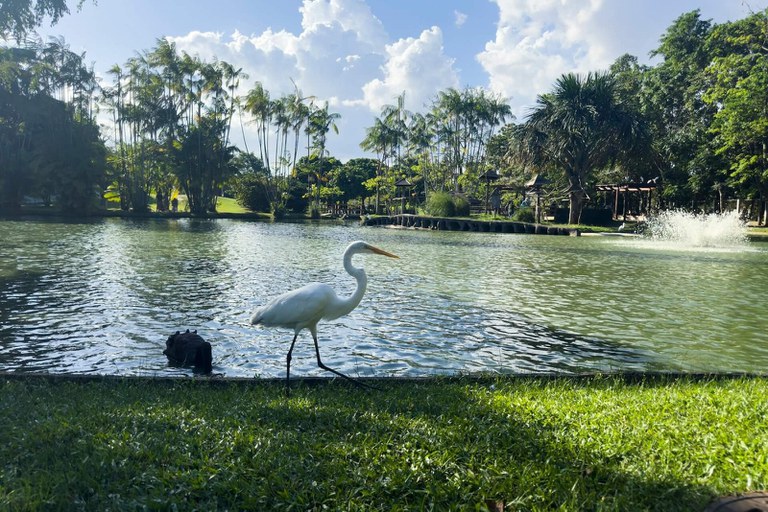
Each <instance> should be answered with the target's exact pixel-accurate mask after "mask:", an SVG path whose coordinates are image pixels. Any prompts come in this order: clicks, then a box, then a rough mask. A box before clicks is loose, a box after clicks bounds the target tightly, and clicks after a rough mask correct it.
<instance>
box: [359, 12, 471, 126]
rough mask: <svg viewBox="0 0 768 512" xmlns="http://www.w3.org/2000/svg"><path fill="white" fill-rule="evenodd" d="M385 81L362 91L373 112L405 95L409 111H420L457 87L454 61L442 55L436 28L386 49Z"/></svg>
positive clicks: (369, 85) (440, 34)
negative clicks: (447, 89)
mask: <svg viewBox="0 0 768 512" xmlns="http://www.w3.org/2000/svg"><path fill="white" fill-rule="evenodd" d="M386 50H387V61H386V64H385V65H384V67H383V71H384V78H383V79H379V78H377V79H375V80H371V81H370V82H368V83H367V84H365V86H364V87H363V91H364V94H365V98H364V100H365V103H366V104H367V105H368V106H369V107H370V108H371V110H373V111H374V112H377V113H378V112H379V111H380V110H381V107H383V106H384V105H386V104H390V103H392V102H393V99H394V98H396V97H397V96H399V95H400V94H402V93H403V92H404V91H405V92H406V101H407V105H408V108H410V109H415V110H421V107H422V106H423V105H424V104H425V103H427V102H428V101H429V100H430V99H431V98H432V97H433V96H434V95H435V94H436V93H437V91H439V90H442V89H445V88H447V87H456V86H457V85H458V81H459V78H458V74H457V73H456V71H455V70H454V69H453V63H454V62H453V59H451V58H448V57H447V56H446V55H445V54H444V53H443V34H442V31H441V30H440V28H439V27H432V28H430V29H429V30H425V31H423V32H422V33H421V35H420V36H419V37H418V38H410V37H409V38H406V39H401V40H399V41H397V42H395V43H393V44H391V45H387V47H386Z"/></svg>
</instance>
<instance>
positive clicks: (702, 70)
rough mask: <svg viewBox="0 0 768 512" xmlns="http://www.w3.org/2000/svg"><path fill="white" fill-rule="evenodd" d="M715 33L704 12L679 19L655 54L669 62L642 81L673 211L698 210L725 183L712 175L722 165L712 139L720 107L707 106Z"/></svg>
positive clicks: (647, 116)
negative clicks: (716, 185)
mask: <svg viewBox="0 0 768 512" xmlns="http://www.w3.org/2000/svg"><path fill="white" fill-rule="evenodd" d="M711 32H712V23H711V21H709V20H702V19H701V17H700V12H699V10H695V11H691V12H689V13H685V14H683V15H681V16H680V17H678V18H677V19H676V20H675V21H674V22H673V23H672V25H671V26H670V27H669V28H668V29H667V31H666V32H665V33H664V35H663V36H662V37H661V40H660V44H659V47H658V48H657V49H656V50H654V51H653V52H652V56H655V57H659V56H660V57H663V59H664V60H663V61H662V62H661V63H660V64H658V65H657V66H655V67H653V68H651V69H649V70H648V71H647V73H645V76H644V79H643V89H642V91H641V108H642V113H643V116H644V118H645V119H646V121H647V123H648V126H649V129H650V131H651V133H652V139H653V143H654V154H655V155H657V157H658V158H659V165H658V168H659V171H660V173H661V177H662V181H663V182H664V189H663V196H662V197H663V198H664V200H665V201H666V202H667V203H668V204H669V205H672V206H678V207H682V206H689V205H691V206H693V205H696V204H697V203H698V201H699V200H700V199H701V198H702V197H703V196H705V195H709V194H711V187H712V185H713V184H714V183H716V182H717V181H718V180H720V179H721V178H719V177H718V176H717V174H716V173H715V172H713V171H716V170H717V169H718V168H721V166H722V164H721V162H719V161H718V160H719V159H718V158H717V157H716V155H715V154H714V149H713V147H712V145H711V139H712V137H711V135H709V134H708V133H707V132H708V129H709V125H710V123H711V122H712V117H713V115H714V113H715V111H716V107H715V106H713V105H708V104H706V103H705V102H704V101H703V97H704V94H705V92H706V90H707V89H708V87H709V82H710V78H709V77H708V76H707V73H706V69H707V67H708V66H709V64H710V63H711V62H712V56H711V54H710V51H709V46H708V43H707V40H708V38H709V36H710V34H711Z"/></svg>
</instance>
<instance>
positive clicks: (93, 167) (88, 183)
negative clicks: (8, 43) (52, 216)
mask: <svg viewBox="0 0 768 512" xmlns="http://www.w3.org/2000/svg"><path fill="white" fill-rule="evenodd" d="M54 44H58V42H55V43H54ZM54 44H49V45H39V46H36V45H31V46H29V47H28V48H23V49H21V48H0V208H2V209H17V208H19V206H20V203H21V198H22V196H24V195H32V196H37V197H40V198H42V199H43V200H44V201H45V202H46V203H50V202H51V200H52V198H53V197H54V196H56V197H57V206H59V207H60V208H61V209H63V210H66V211H79V212H83V211H87V210H89V209H91V208H92V207H94V206H95V201H96V200H97V198H98V191H99V189H100V188H101V187H103V185H104V183H103V176H104V172H105V161H104V160H105V148H104V145H103V143H102V141H101V140H100V134H99V130H98V127H97V125H96V123H95V121H94V119H93V118H92V117H91V110H90V108H86V107H84V106H85V105H86V104H87V103H88V101H86V99H85V97H84V96H78V95H70V96H67V97H63V96H62V99H61V100H60V99H56V98H54V97H52V96H51V94H55V93H56V90H57V87H60V85H61V84H67V85H69V86H71V89H72V90H75V91H78V90H79V91H88V90H91V85H92V84H91V83H90V81H92V80H93V78H92V75H90V74H89V73H88V70H87V69H85V68H84V66H82V56H80V55H75V54H72V53H71V52H69V51H68V50H67V49H66V45H64V44H61V45H59V46H60V52H59V54H60V55H61V56H62V58H61V59H53V60H50V59H48V57H49V56H50V54H51V53H52V52H51V49H52V46H54ZM77 66H80V67H81V68H83V69H81V70H79V71H78V69H77ZM86 82H88V83H86ZM63 100H68V101H63Z"/></svg>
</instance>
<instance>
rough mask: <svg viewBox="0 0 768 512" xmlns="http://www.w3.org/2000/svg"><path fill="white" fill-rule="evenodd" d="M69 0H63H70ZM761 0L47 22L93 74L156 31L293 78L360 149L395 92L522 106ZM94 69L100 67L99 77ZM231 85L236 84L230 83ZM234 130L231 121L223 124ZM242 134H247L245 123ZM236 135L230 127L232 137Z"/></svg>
mask: <svg viewBox="0 0 768 512" xmlns="http://www.w3.org/2000/svg"><path fill="white" fill-rule="evenodd" d="M71 3H73V2H71ZM766 4H768V0H751V1H749V2H745V1H743V0H645V1H643V2H639V1H637V0H577V1H575V0H303V1H301V0H250V1H249V0H217V1H216V2H199V1H198V2H190V1H188V0H130V1H126V0H98V3H97V4H96V5H94V4H93V3H92V2H90V0H86V3H84V4H83V7H82V10H81V11H80V12H77V11H75V10H73V12H72V14H71V15H69V16H67V17H65V18H64V19H62V20H61V21H60V22H59V23H58V24H57V25H55V26H54V27H44V28H43V29H41V30H40V34H41V36H42V37H43V38H44V39H45V38H47V37H48V36H63V37H64V39H65V40H66V42H67V43H68V44H69V45H70V47H71V49H72V50H74V51H77V52H83V51H84V52H86V60H87V61H88V62H93V63H94V67H95V70H96V72H97V74H100V75H103V76H105V77H106V73H105V72H106V70H107V69H109V68H110V67H111V66H112V65H113V64H123V63H125V61H126V60H128V59H129V58H130V57H132V56H134V55H136V53H137V52H140V51H143V50H148V49H150V48H152V47H153V46H154V45H155V42H156V40H157V39H158V38H161V37H167V38H170V39H171V40H172V41H174V42H175V43H176V45H177V48H178V49H179V50H183V51H186V52H187V53H189V54H192V55H195V54H197V55H199V56H200V57H201V58H204V59H206V60H212V59H213V58H214V57H216V58H218V59H220V60H225V61H227V62H230V63H232V64H233V65H235V67H242V68H243V69H244V71H245V72H246V73H248V74H249V75H250V78H249V79H248V80H246V81H244V83H243V86H244V87H245V88H250V87H252V86H253V84H254V83H255V82H256V81H261V82H262V83H263V84H264V86H265V87H266V88H267V89H268V90H269V91H270V92H271V93H272V95H273V97H278V96H280V95H281V94H284V93H287V92H290V91H292V90H293V84H292V81H291V80H293V81H295V82H296V83H297V85H298V86H299V88H300V89H301V91H302V92H303V93H304V94H306V95H313V96H315V97H317V98H318V100H319V101H325V100H327V101H329V103H330V105H331V110H332V111H334V112H338V113H339V114H341V116H342V117H341V120H340V121H339V123H338V125H339V132H340V133H339V135H335V134H332V135H331V136H330V138H329V149H330V151H331V153H332V154H333V155H334V156H336V157H338V158H340V159H341V160H342V161H346V160H347V159H349V158H353V157H356V156H367V155H364V153H363V151H362V150H361V149H360V148H359V143H360V141H361V140H362V139H363V137H364V135H365V127H367V126H370V125H371V124H372V123H373V119H374V117H375V116H377V115H378V114H379V112H380V110H381V107H382V106H383V105H385V104H388V103H389V104H391V103H394V102H395V98H396V97H397V96H398V95H399V94H401V93H402V92H405V94H406V108H408V109H409V110H411V111H426V109H427V105H429V103H430V101H431V99H432V98H434V96H435V94H436V93H437V92H438V91H440V90H443V89H445V88H447V87H457V88H463V87H466V86H470V87H485V88H487V89H489V90H492V91H494V92H496V93H499V94H501V95H502V96H504V97H505V98H507V99H508V101H509V103H510V105H511V106H512V109H513V112H514V114H515V115H516V117H517V119H518V120H523V119H524V117H525V115H526V113H527V112H528V109H529V108H530V107H531V106H532V105H533V104H534V102H535V99H536V95H538V94H541V93H544V92H547V91H548V90H549V89H550V88H551V86H552V84H553V82H554V80H555V79H556V78H557V77H558V76H560V75H561V74H563V73H567V72H581V73H586V72H588V71H597V70H601V69H606V68H607V67H608V66H610V64H611V63H612V62H613V61H614V60H615V59H616V58H617V57H619V56H621V55H623V54H624V53H630V54H632V55H635V56H637V57H638V58H639V59H640V60H641V62H643V63H649V62H651V61H649V59H648V53H649V52H650V51H651V50H653V49H654V48H656V46H657V43H658V41H659V38H660V37H661V35H662V34H663V33H664V31H665V30H666V28H667V27H669V25H670V24H671V23H672V22H673V21H674V20H675V18H677V17H678V16H680V15H681V14H683V13H685V12H688V11H691V10H693V9H697V8H698V9H700V10H701V15H702V18H704V19H712V20H713V21H714V22H716V23H721V22H725V21H729V20H736V19H740V18H743V17H745V16H747V15H748V14H749V10H750V9H752V10H753V11H759V10H762V9H765V8H766ZM107 80H108V78H107ZM243 92H245V89H244V90H243ZM233 131H236V130H233ZM246 136H247V137H249V139H251V138H252V139H253V141H252V142H251V141H250V140H249V143H250V145H251V146H253V147H255V135H253V134H251V133H250V131H249V130H248V128H246ZM235 142H238V141H235Z"/></svg>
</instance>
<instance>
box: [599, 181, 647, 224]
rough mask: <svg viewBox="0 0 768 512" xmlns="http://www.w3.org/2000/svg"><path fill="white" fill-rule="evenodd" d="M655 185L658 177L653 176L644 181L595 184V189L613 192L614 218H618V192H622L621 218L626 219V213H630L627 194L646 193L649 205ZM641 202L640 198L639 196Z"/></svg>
mask: <svg viewBox="0 0 768 512" xmlns="http://www.w3.org/2000/svg"><path fill="white" fill-rule="evenodd" d="M657 187H658V178H654V179H652V180H648V181H646V182H642V181H635V182H624V183H615V184H611V185H597V186H595V190H597V191H598V192H606V193H608V192H613V218H614V220H617V219H618V210H619V194H622V198H623V201H622V203H623V204H622V206H623V208H622V219H623V220H624V221H626V220H627V215H628V214H629V213H630V212H628V211H627V195H628V194H630V193H647V194H648V196H647V202H646V205H648V206H650V204H651V197H652V195H653V191H654V190H656V188H657ZM641 203H642V198H641Z"/></svg>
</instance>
